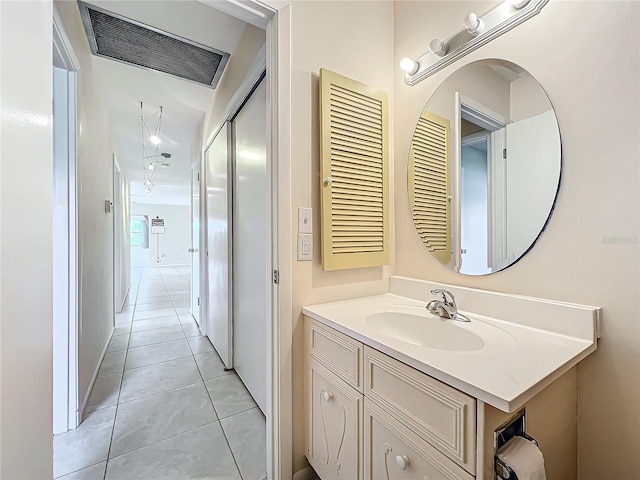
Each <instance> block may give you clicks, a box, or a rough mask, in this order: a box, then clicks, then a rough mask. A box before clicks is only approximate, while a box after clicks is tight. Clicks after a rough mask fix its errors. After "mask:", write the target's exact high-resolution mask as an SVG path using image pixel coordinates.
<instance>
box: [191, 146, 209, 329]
mask: <svg viewBox="0 0 640 480" xmlns="http://www.w3.org/2000/svg"><path fill="white" fill-rule="evenodd" d="M201 163H202V159H201V158H200V154H199V153H198V158H197V159H196V161H195V162H193V163H192V165H191V247H190V248H191V250H192V251H191V279H190V281H189V284H190V285H191V286H190V288H189V295H190V297H191V298H190V299H189V303H190V304H191V316H192V317H193V316H194V315H193V312H194V310H195V309H197V310H198V319H197V321H196V323H197V324H198V327H199V328H200V331H201V332H202V334H203V335H206V334H207V326H206V325H204V326H203V325H202V324H201V319H202V303H203V302H202V301H201V299H200V296H201V293H202V289H201V288H200V284H201V282H202V273H201V271H200V258H199V255H200V250H202V244H201V243H200V242H201V239H202V235H201V233H202V220H201V219H202V212H201V211H200V210H201V208H202V201H201V200H200V198H201V196H202V193H201V188H200V183H201V182H200V165H201ZM194 173H196V174H197V175H198V177H197V178H198V180H197V185H196V188H197V189H198V207H199V209H198V249H197V250H195V248H194V242H193V240H194V235H193V208H194V201H193V196H194V193H195V191H194V185H193V175H194ZM196 264H197V265H198V304H197V305H194V304H193V294H194V288H193V277H194V275H193V266H194V265H196ZM194 320H195V317H194ZM205 323H206V322H205Z"/></svg>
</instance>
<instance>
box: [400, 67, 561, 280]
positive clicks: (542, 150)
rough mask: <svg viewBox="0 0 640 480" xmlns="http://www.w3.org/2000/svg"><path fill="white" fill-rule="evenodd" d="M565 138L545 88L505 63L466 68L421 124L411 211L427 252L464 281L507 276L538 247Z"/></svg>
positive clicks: (412, 160)
mask: <svg viewBox="0 0 640 480" xmlns="http://www.w3.org/2000/svg"><path fill="white" fill-rule="evenodd" d="M560 167H561V148H560V132H559V130H558V123H557V120H556V116H555V113H554V111H553V107H552V106H551V102H550V101H549V99H548V97H547V95H546V93H545V92H544V90H543V89H542V87H541V86H540V84H539V83H538V82H537V81H536V80H535V78H533V77H532V76H531V75H530V74H529V73H528V72H527V71H526V70H524V69H523V68H522V67H520V66H518V65H516V64H514V63H511V62H508V61H506V60H497V59H491V60H481V61H478V62H474V63H471V64H468V65H465V66H463V67H461V68H460V69H459V70H457V71H456V72H454V73H453V74H452V75H451V76H449V77H448V78H447V79H446V80H445V81H444V82H443V83H442V85H440V87H438V89H437V90H436V92H435V93H434V94H433V96H432V97H431V99H430V100H429V102H428V103H427V106H426V108H425V109H424V111H423V112H422V114H421V115H420V118H419V119H418V124H417V126H416V129H415V131H414V134H413V138H412V142H411V149H410V154H409V172H408V181H409V186H408V190H409V203H410V205H411V212H412V216H413V220H414V223H415V226H416V229H417V231H418V234H419V235H420V238H421V239H422V241H423V243H424V245H425V246H426V248H427V250H429V252H431V254H432V255H433V256H434V257H435V258H436V259H437V260H438V261H440V262H441V263H442V264H443V265H446V266H447V267H449V268H451V269H452V270H454V271H456V272H460V273H464V274H468V275H485V274H489V273H492V272H497V271H499V270H503V269H504V268H507V267H508V266H510V265H512V264H513V263H515V262H516V261H517V260H519V259H520V258H521V257H522V256H523V255H524V254H525V253H526V252H527V251H528V250H529V249H530V248H531V247H532V245H533V244H534V243H535V241H536V240H537V238H538V236H539V235H540V233H541V231H542V230H543V229H544V226H545V224H546V222H547V221H548V219H549V216H550V214H551V211H552V210H553V205H554V202H555V198H556V194H557V192H558V187H559V184H560Z"/></svg>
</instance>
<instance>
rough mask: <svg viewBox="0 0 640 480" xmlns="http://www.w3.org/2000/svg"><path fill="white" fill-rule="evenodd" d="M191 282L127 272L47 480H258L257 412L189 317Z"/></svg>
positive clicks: (262, 470) (179, 272) (260, 425)
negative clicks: (80, 415) (91, 380)
mask: <svg viewBox="0 0 640 480" xmlns="http://www.w3.org/2000/svg"><path fill="white" fill-rule="evenodd" d="M189 278H190V267H188V266H184V267H158V268H146V269H137V270H134V271H133V272H132V287H131V292H130V294H129V296H128V297H127V301H126V306H125V308H124V309H123V312H122V313H119V314H117V315H116V330H115V333H114V336H113V338H112V340H111V342H110V344H109V348H108V351H107V353H106V355H105V357H104V360H103V362H102V365H101V366H100V370H99V374H98V377H97V379H96V382H95V385H94V388H93V392H92V393H91V396H90V397H89V400H88V404H87V407H86V409H85V415H84V422H83V423H82V424H81V425H80V426H79V427H78V428H77V429H75V430H72V431H69V432H67V433H63V434H61V435H57V436H55V437H54V478H61V479H65V480H81V479H82V480H104V479H107V480H120V479H160V478H166V479H174V480H178V479H186V478H190V479H191V478H211V479H241V480H262V479H264V478H265V477H266V463H265V439H266V433H265V418H264V415H263V414H262V412H261V411H260V410H259V409H258V408H257V406H256V404H255V402H254V400H253V399H252V398H251V396H250V395H249V393H248V392H247V390H246V388H245V387H244V385H243V384H242V382H241V381H240V379H239V378H238V376H237V375H236V374H235V372H233V371H228V372H225V371H224V369H223V365H222V362H221V361H220V358H219V357H218V354H217V353H216V352H215V351H214V349H213V347H212V346H211V343H210V342H209V340H208V338H206V337H205V336H203V335H202V334H201V333H200V331H199V329H198V325H197V324H196V323H195V321H194V320H193V318H192V317H191V314H190V313H189V297H190V293H189Z"/></svg>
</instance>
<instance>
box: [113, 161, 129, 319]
mask: <svg viewBox="0 0 640 480" xmlns="http://www.w3.org/2000/svg"><path fill="white" fill-rule="evenodd" d="M111 158H112V160H113V193H112V198H113V202H112V205H111V213H112V218H113V312H114V315H115V314H116V313H120V312H122V307H123V306H124V301H125V298H126V296H125V298H119V297H120V295H121V291H122V265H121V255H122V246H123V245H122V169H121V168H120V164H119V163H118V159H117V158H116V154H115V153H114V154H112V157H111ZM114 322H115V317H114ZM114 326H115V325H114Z"/></svg>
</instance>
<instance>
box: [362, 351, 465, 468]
mask: <svg viewBox="0 0 640 480" xmlns="http://www.w3.org/2000/svg"><path fill="white" fill-rule="evenodd" d="M364 377H365V392H364V393H365V396H366V397H367V398H368V399H370V400H372V401H374V402H376V403H377V404H378V405H379V406H380V407H382V408H383V409H384V410H386V411H387V412H389V413H390V414H391V415H392V416H393V417H395V418H396V419H397V420H398V421H400V422H401V423H403V424H404V425H406V426H407V427H409V428H410V429H411V430H412V431H414V432H415V433H416V434H418V435H419V436H421V437H422V438H424V439H425V440H426V441H427V442H429V443H430V444H431V445H432V446H434V447H435V448H436V449H438V450H440V451H441V452H442V453H444V454H445V455H447V456H448V457H449V458H451V459H452V460H453V461H454V462H456V463H457V464H458V465H460V466H462V467H463V468H464V469H465V470H467V471H468V472H470V473H472V474H475V470H476V400H475V399H474V398H473V397H470V396H468V395H466V394H464V393H462V392H460V391H459V390H456V389H455V388H452V387H450V386H448V385H445V384H444V383H442V382H440V381H438V380H436V379H434V378H431V377H429V376H428V375H425V374H424V373H422V372H419V371H418V370H416V369H414V368H411V367H409V366H407V365H405V364H403V363H401V362H399V361H397V360H394V359H393V358H391V357H389V356H387V355H385V354H383V353H380V352H378V351H377V350H374V349H372V348H369V347H365V352H364Z"/></svg>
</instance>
